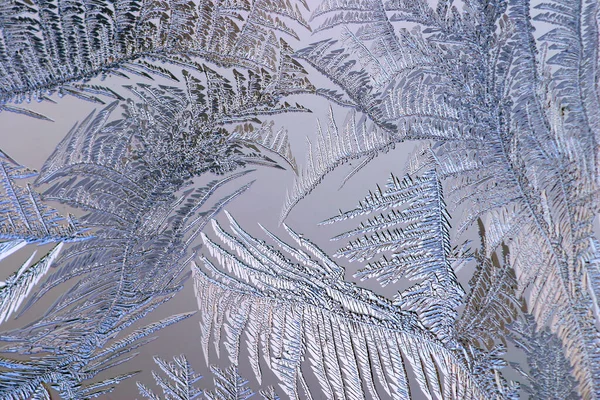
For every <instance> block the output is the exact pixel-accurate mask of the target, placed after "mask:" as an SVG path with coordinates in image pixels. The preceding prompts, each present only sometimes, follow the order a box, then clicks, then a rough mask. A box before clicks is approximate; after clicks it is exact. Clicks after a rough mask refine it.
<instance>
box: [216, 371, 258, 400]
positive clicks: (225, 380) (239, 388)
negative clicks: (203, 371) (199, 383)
mask: <svg viewBox="0 0 600 400" xmlns="http://www.w3.org/2000/svg"><path fill="white" fill-rule="evenodd" d="M210 370H211V372H212V373H213V376H214V377H213V379H214V381H215V391H214V392H206V398H207V399H209V400H246V399H249V398H250V397H252V396H254V393H253V392H252V390H250V388H249V387H247V386H246V385H247V384H248V381H247V380H245V379H244V378H242V376H241V375H240V373H239V372H238V369H237V367H236V366H235V365H232V366H230V367H229V368H227V369H225V370H222V369H220V368H219V367H216V366H214V365H211V366H210Z"/></svg>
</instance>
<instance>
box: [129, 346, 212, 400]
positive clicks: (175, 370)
mask: <svg viewBox="0 0 600 400" xmlns="http://www.w3.org/2000/svg"><path fill="white" fill-rule="evenodd" d="M154 362H155V363H156V365H158V366H159V367H160V369H161V371H162V372H163V373H164V374H165V375H166V377H167V378H166V379H165V378H164V377H163V376H162V375H161V374H159V373H156V372H154V371H152V376H153V377H154V380H155V381H156V384H157V385H158V386H159V387H160V388H161V389H162V391H163V393H164V395H165V397H164V399H165V400H192V399H196V398H198V396H200V395H201V394H202V390H200V389H198V388H197V387H196V386H195V384H196V382H198V380H199V379H200V378H202V376H200V375H197V374H196V373H195V372H194V370H193V369H192V366H191V365H190V363H189V361H188V360H187V358H186V357H185V356H184V355H180V356H178V357H173V362H168V361H165V360H163V359H161V358H160V357H156V356H155V357H154ZM136 384H137V387H138V389H139V391H140V394H141V395H142V396H144V397H145V398H148V399H156V400H158V399H160V397H159V396H157V395H156V394H154V393H153V392H152V391H151V390H150V389H148V388H147V387H145V386H144V385H142V384H141V383H139V382H137V383H136Z"/></svg>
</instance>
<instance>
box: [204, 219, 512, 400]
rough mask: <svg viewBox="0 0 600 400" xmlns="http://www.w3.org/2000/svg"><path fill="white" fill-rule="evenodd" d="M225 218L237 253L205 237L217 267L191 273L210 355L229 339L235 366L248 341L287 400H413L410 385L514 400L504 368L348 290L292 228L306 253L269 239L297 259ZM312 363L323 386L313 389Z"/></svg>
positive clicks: (257, 369)
mask: <svg viewBox="0 0 600 400" xmlns="http://www.w3.org/2000/svg"><path fill="white" fill-rule="evenodd" d="M227 216H228V217H229V219H230V225H231V230H232V233H228V232H226V231H225V230H223V228H221V226H220V225H219V224H218V223H217V222H216V221H214V220H213V222H212V225H213V230H214V231H215V235H216V236H217V237H218V238H219V240H220V241H221V242H222V243H223V244H225V245H226V246H227V247H229V248H230V249H231V251H232V252H228V251H227V250H225V249H224V248H222V247H221V246H219V245H218V244H217V243H215V242H214V241H213V240H211V239H210V238H208V236H206V235H204V234H202V238H203V241H204V243H205V245H206V247H207V250H208V251H209V253H210V255H211V256H212V257H213V258H214V259H216V260H217V261H218V266H217V265H215V264H213V262H212V261H211V260H210V259H208V258H205V257H202V258H201V260H202V263H203V268H200V267H195V268H194V278H195V287H196V297H197V299H198V306H199V310H200V313H201V318H202V322H201V324H200V326H201V338H202V339H201V341H202V346H203V348H204V354H205V355H206V356H208V354H209V351H210V350H209V347H210V343H211V342H212V343H213V344H214V345H215V348H214V351H215V352H216V355H217V356H218V355H219V347H220V346H219V343H221V341H223V342H224V344H225V348H226V349H227V355H228V357H229V360H230V362H232V363H234V364H235V363H237V362H238V359H239V354H240V348H241V346H242V338H243V337H245V338H246V342H245V344H244V348H245V349H247V351H249V352H250V360H249V361H250V364H251V366H252V368H253V371H254V373H255V374H256V376H257V377H258V379H259V381H260V377H261V375H262V372H261V368H262V367H261V365H260V362H259V359H260V358H261V355H262V357H264V359H265V361H266V362H267V365H269V367H270V369H271V370H272V371H273V372H274V373H275V375H276V376H277V377H278V378H279V380H280V386H281V389H282V391H283V393H285V395H286V396H287V397H289V398H313V396H315V397H316V398H318V393H321V394H322V395H323V396H325V397H327V398H336V399H347V398H359V399H360V398H379V397H380V396H385V395H387V396H391V397H392V398H410V397H411V393H412V390H415V389H414V388H413V384H414V385H417V386H418V387H419V388H420V390H421V392H422V393H423V394H424V395H425V396H426V397H427V398H445V397H452V398H511V396H513V395H514V394H513V390H514V388H512V387H511V386H510V385H508V384H507V383H506V382H503V381H502V380H497V377H498V376H497V372H494V371H495V370H496V369H498V368H501V367H502V365H501V363H500V364H497V363H496V364H493V363H489V362H486V363H483V364H480V363H479V359H471V357H469V356H467V355H466V353H463V352H461V351H456V350H455V349H452V348H450V346H446V345H445V343H444V342H442V341H441V340H439V339H438V338H437V337H436V336H435V335H434V334H433V333H432V332H431V331H430V330H429V329H427V328H426V327H425V326H424V325H423V324H421V322H420V321H419V319H418V318H416V316H415V315H414V314H413V313H412V312H410V311H405V310H403V309H402V308H401V307H400V306H398V305H395V304H393V303H392V302H391V301H389V300H387V299H385V298H383V297H381V296H378V295H376V294H375V293H373V292H371V291H369V290H366V289H362V288H359V287H357V286H355V285H354V284H351V283H349V282H345V281H344V280H343V274H344V270H343V268H341V267H340V266H338V265H337V264H335V263H334V262H333V261H332V260H331V259H330V258H328V257H327V256H326V255H325V254H324V253H323V252H322V251H321V250H320V249H319V248H317V247H316V246H315V245H314V244H312V243H311V242H309V241H308V240H307V239H305V238H303V237H302V236H300V235H298V234H297V233H296V232H294V231H293V230H291V229H290V228H288V227H287V226H286V230H287V231H288V233H289V234H290V236H291V237H292V238H293V239H294V241H295V242H296V244H297V245H299V246H300V248H298V249H295V248H293V247H291V246H290V245H288V244H287V243H285V242H283V241H281V240H280V239H278V238H276V237H275V236H274V235H272V234H271V233H269V232H268V231H266V230H265V232H266V233H267V235H269V236H270V237H271V239H272V240H273V241H274V242H275V243H276V244H277V245H278V247H280V248H281V249H282V250H283V251H284V252H285V253H286V254H288V255H290V256H291V257H292V260H293V261H292V260H290V259H287V258H286V257H285V256H284V254H283V253H281V252H279V251H277V250H276V249H275V248H273V247H272V246H269V245H267V244H266V243H265V242H263V241H260V240H258V239H255V238H253V237H252V236H250V235H249V234H248V233H247V232H245V231H244V230H243V229H241V227H240V226H239V225H238V224H237V223H236V222H235V220H234V219H233V218H232V217H231V216H230V215H229V214H227ZM332 339H333V340H332ZM305 357H308V360H309V361H310V371H311V373H312V374H313V375H314V376H315V377H316V378H317V379H318V381H319V386H320V387H319V388H314V389H312V388H311V389H312V390H311V389H309V388H308V386H307V383H306V380H305V377H304V373H306V371H307V366H305V365H303V362H302V360H304V359H305ZM408 368H410V369H411V370H412V372H413V374H414V376H409V375H408V374H407V369H408ZM488 368H491V370H489V369H488ZM413 379H414V381H413V383H410V382H409V380H411V381H412V380H413ZM376 382H377V383H376ZM313 391H316V392H313Z"/></svg>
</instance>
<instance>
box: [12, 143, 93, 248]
mask: <svg viewBox="0 0 600 400" xmlns="http://www.w3.org/2000/svg"><path fill="white" fill-rule="evenodd" d="M35 175H37V173H36V172H35V171H32V170H29V169H27V168H25V167H23V166H21V165H19V164H17V163H16V162H15V161H14V160H12V159H11V158H10V157H8V156H7V155H5V154H4V153H2V151H0V179H1V180H2V187H1V188H0V240H3V241H14V240H24V241H26V242H27V243H38V244H43V243H51V242H59V241H77V240H82V239H85V236H86V235H84V234H83V231H82V230H81V228H80V227H79V226H78V223H77V222H76V221H75V220H74V218H73V217H71V216H68V217H67V218H65V217H63V216H61V215H60V214H59V213H58V211H56V210H55V209H54V208H52V207H50V206H48V205H47V204H46V203H45V202H44V201H42V199H41V198H40V195H39V194H38V193H37V192H36V191H35V190H34V189H33V188H32V187H31V185H30V184H27V185H26V187H21V186H19V185H17V184H16V182H15V180H17V179H24V178H31V177H33V176H35Z"/></svg>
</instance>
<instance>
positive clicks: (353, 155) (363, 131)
mask: <svg viewBox="0 0 600 400" xmlns="http://www.w3.org/2000/svg"><path fill="white" fill-rule="evenodd" d="M317 124H318V125H317V130H318V131H317V139H316V141H317V142H316V144H313V143H312V142H311V141H310V140H308V139H307V143H308V153H307V156H306V165H305V166H304V168H303V169H302V170H301V171H300V173H299V174H298V176H297V177H296V180H295V181H294V186H293V188H292V191H291V193H288V194H287V198H286V202H285V204H284V206H283V211H282V213H281V221H283V220H284V219H285V218H286V217H287V215H288V214H289V212H290V211H291V210H292V208H293V207H294V206H295V205H296V204H297V203H298V202H299V201H300V200H302V199H303V198H304V197H306V196H307V195H308V194H310V192H312V191H313V189H314V188H315V187H317V185H319V183H321V181H322V180H323V178H324V177H325V175H327V174H328V173H330V172H332V171H333V170H334V169H335V168H337V167H338V166H340V165H342V164H346V163H348V162H349V161H351V160H355V159H360V158H364V160H363V161H361V162H360V163H359V165H358V166H357V167H355V168H354V169H353V170H352V172H350V174H349V175H348V177H347V178H346V179H348V178H350V177H351V176H352V175H354V174H355V173H356V172H357V171H358V170H359V169H360V168H362V167H363V166H364V165H366V164H367V163H368V162H369V161H371V160H372V159H373V158H374V157H375V156H376V155H377V154H379V153H382V152H386V151H388V150H389V149H390V148H392V147H393V145H394V142H393V140H392V138H391V137H390V135H388V134H387V133H386V132H385V131H382V130H381V129H379V128H377V127H373V126H370V125H369V124H367V123H366V121H364V120H361V121H359V122H358V123H357V121H356V116H355V113H351V114H349V115H348V118H347V121H346V124H345V126H344V128H343V129H342V130H340V129H338V127H337V124H336V122H335V119H334V117H333V110H332V109H331V107H330V108H329V120H328V125H327V127H326V128H325V129H323V128H322V127H321V124H320V123H319V122H318V121H317Z"/></svg>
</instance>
